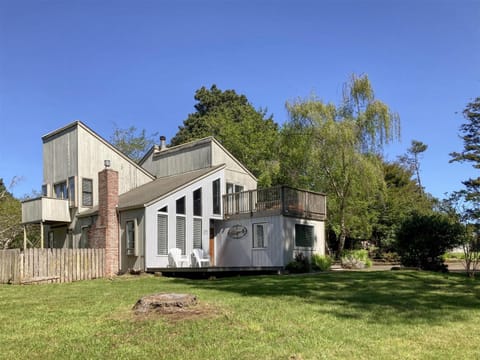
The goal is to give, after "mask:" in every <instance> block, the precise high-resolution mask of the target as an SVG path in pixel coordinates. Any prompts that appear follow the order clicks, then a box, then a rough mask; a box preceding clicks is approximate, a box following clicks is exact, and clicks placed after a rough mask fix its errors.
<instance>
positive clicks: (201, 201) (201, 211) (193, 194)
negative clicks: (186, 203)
mask: <svg viewBox="0 0 480 360" xmlns="http://www.w3.org/2000/svg"><path fill="white" fill-rule="evenodd" d="M195 194H200V197H199V198H198V199H195ZM202 198H203V190H202V188H201V187H200V188H198V189H195V190H193V192H192V205H193V206H192V207H193V216H200V217H201V216H202V214H203V208H202V205H203V199H202ZM196 201H198V202H199V203H200V204H199V205H198V204H197V203H196ZM196 210H200V212H196Z"/></svg>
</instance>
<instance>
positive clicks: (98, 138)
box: [42, 120, 155, 179]
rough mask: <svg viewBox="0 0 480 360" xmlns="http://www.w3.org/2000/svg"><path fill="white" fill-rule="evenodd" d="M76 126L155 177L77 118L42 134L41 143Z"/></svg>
mask: <svg viewBox="0 0 480 360" xmlns="http://www.w3.org/2000/svg"><path fill="white" fill-rule="evenodd" d="M76 127H81V128H82V129H83V130H85V131H86V132H88V133H89V134H90V135H92V136H93V137H95V138H96V139H97V140H98V141H100V142H101V143H103V144H104V145H105V146H106V147H108V148H110V149H111V150H112V151H114V152H116V153H117V154H118V155H119V156H121V157H122V158H123V159H124V160H125V161H128V162H129V163H130V164H132V165H133V166H135V167H136V168H137V169H139V170H140V171H142V172H143V173H144V174H145V175H147V176H149V177H150V178H152V179H155V176H154V175H153V174H151V173H150V172H149V171H147V170H146V169H144V168H143V167H141V166H140V165H139V164H137V163H136V162H135V161H133V160H132V159H130V158H129V157H128V156H126V155H125V154H124V153H122V152H121V151H120V150H118V149H117V148H116V147H115V146H113V145H112V144H110V143H109V142H108V141H107V140H105V139H104V138H103V137H101V136H100V135H99V134H97V133H96V132H95V131H93V130H92V129H90V128H89V127H88V126H87V125H85V124H84V123H83V122H81V121H79V120H76V121H73V122H71V123H70V124H68V125H65V126H64V127H61V128H60V129H57V130H54V131H52V132H50V133H48V134H46V135H44V136H42V141H43V143H45V142H47V141H49V140H51V139H52V138H54V137H56V136H59V135H61V134H63V133H65V132H67V131H69V130H72V129H74V128H76Z"/></svg>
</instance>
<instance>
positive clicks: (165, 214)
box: [157, 208, 169, 256]
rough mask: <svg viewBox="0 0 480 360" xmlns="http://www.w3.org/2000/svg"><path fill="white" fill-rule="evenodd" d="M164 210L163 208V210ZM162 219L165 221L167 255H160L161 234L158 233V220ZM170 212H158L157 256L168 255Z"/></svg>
mask: <svg viewBox="0 0 480 360" xmlns="http://www.w3.org/2000/svg"><path fill="white" fill-rule="evenodd" d="M162 209H163V208H162ZM159 217H162V218H164V219H165V241H166V242H165V254H161V253H160V247H159V246H158V245H159V238H158V237H159V233H158V218H159ZM168 218H169V217H168V212H164V211H160V210H159V211H157V256H167V255H168Z"/></svg>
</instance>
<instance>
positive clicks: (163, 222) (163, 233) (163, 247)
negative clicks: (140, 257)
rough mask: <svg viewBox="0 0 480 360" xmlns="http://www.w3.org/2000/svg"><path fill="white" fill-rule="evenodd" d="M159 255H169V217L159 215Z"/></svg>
mask: <svg viewBox="0 0 480 360" xmlns="http://www.w3.org/2000/svg"><path fill="white" fill-rule="evenodd" d="M157 254H158V255H168V215H167V214H158V215H157Z"/></svg>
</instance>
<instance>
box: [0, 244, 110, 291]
mask: <svg viewBox="0 0 480 360" xmlns="http://www.w3.org/2000/svg"><path fill="white" fill-rule="evenodd" d="M104 276H105V249H26V250H25V251H22V250H19V249H13V250H0V284H1V283H3V284H8V283H11V284H32V283H63V282H72V281H78V280H89V279H96V278H101V277H104Z"/></svg>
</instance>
